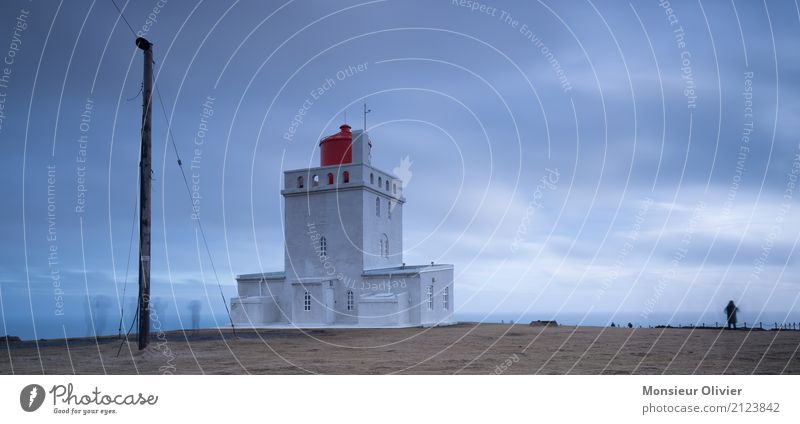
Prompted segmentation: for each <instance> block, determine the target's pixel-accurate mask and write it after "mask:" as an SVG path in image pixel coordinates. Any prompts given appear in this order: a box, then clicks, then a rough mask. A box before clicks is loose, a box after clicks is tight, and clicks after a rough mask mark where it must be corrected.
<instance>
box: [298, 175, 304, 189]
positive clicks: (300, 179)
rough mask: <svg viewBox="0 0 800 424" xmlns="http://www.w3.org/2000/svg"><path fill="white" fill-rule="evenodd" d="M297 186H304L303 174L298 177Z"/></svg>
mask: <svg viewBox="0 0 800 424" xmlns="http://www.w3.org/2000/svg"><path fill="white" fill-rule="evenodd" d="M297 188H303V176H302V175H301V176H299V177H297Z"/></svg>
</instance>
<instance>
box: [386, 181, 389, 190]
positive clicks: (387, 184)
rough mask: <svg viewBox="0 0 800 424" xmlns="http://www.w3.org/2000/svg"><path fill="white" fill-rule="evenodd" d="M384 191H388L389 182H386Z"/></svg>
mask: <svg viewBox="0 0 800 424" xmlns="http://www.w3.org/2000/svg"><path fill="white" fill-rule="evenodd" d="M386 191H389V180H386Z"/></svg>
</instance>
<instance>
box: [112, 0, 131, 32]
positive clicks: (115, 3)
mask: <svg viewBox="0 0 800 424" xmlns="http://www.w3.org/2000/svg"><path fill="white" fill-rule="evenodd" d="M111 3H113V4H114V8H116V9H117V12H119V16H120V17H121V18H122V20H123V21H125V24H126V25H128V29H130V30H131V33H132V34H133V36H134V37H135V36H136V31H134V30H133V27H132V26H131V23H130V22H128V19H126V18H125V14H124V13H122V9H120V8H119V6H117V2H116V1H114V0H111ZM125 7H128V2H125Z"/></svg>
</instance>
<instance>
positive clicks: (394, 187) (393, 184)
mask: <svg viewBox="0 0 800 424" xmlns="http://www.w3.org/2000/svg"><path fill="white" fill-rule="evenodd" d="M392 191H393V192H394V194H397V183H392Z"/></svg>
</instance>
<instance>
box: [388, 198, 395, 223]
mask: <svg viewBox="0 0 800 424" xmlns="http://www.w3.org/2000/svg"><path fill="white" fill-rule="evenodd" d="M393 208H394V204H393V203H392V201H391V200H390V201H389V208H388V209H386V216H387V217H388V218H389V219H392V209H393Z"/></svg>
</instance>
